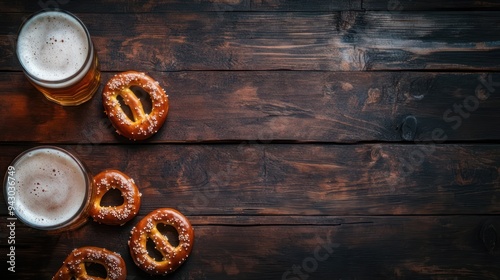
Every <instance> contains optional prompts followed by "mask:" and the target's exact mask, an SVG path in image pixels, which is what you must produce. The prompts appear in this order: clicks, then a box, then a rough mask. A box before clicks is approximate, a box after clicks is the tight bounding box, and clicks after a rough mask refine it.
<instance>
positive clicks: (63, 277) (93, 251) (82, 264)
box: [52, 246, 127, 280]
mask: <svg viewBox="0 0 500 280" xmlns="http://www.w3.org/2000/svg"><path fill="white" fill-rule="evenodd" d="M89 263H97V264H100V265H102V266H104V268H105V269H106V278H101V277H96V276H92V275H88V274H87V270H86V265H88V264H89ZM126 278H127V267H126V265H125V261H124V260H123V259H122V257H121V256H120V255H119V254H118V253H115V252H112V251H109V250H107V249H105V248H99V247H92V246H87V247H81V248H78V249H74V250H73V251H72V252H71V253H70V254H69V255H68V256H67V257H66V259H65V260H64V262H63V265H62V266H61V268H59V270H58V271H57V273H56V274H55V275H54V276H53V277H52V280H68V279H82V280H103V279H105V280H125V279H126Z"/></svg>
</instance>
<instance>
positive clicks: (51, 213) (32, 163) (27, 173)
mask: <svg viewBox="0 0 500 280" xmlns="http://www.w3.org/2000/svg"><path fill="white" fill-rule="evenodd" d="M3 184H4V196H5V199H6V202H7V205H8V210H9V214H10V216H11V218H10V219H16V220H17V219H18V220H20V221H21V222H23V223H24V224H26V225H28V226H30V227H33V228H37V229H41V230H47V231H51V232H60V231H65V230H70V229H74V228H77V227H79V226H81V225H83V224H84V223H85V222H87V221H88V217H89V214H88V211H89V209H90V207H91V203H92V200H93V188H94V180H93V176H92V175H91V173H90V171H89V170H88V169H87V168H86V167H85V165H84V164H83V163H82V162H81V161H80V160H79V159H78V158H76V157H75V156H74V155H72V154H71V153H69V152H68V151H66V150H64V149H61V148H58V147H54V146H39V147H36V148H32V149H28V150H26V151H24V152H23V153H21V154H20V155H18V156H17V157H16V158H15V159H14V160H13V162H12V163H11V165H10V166H9V167H8V170H7V171H6V174H5V178H4V182H3Z"/></svg>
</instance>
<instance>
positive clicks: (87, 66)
mask: <svg viewBox="0 0 500 280" xmlns="http://www.w3.org/2000/svg"><path fill="white" fill-rule="evenodd" d="M16 53H17V58H18V60H19V62H20V64H21V66H22V68H23V72H24V74H25V76H26V77H27V78H28V80H29V81H30V82H31V83H32V84H33V85H34V86H35V88H37V89H38V90H39V91H40V92H41V93H43V94H44V95H45V97H46V98H47V99H49V100H50V101H53V102H55V103H57V104H60V105H64V106H72V105H79V104H82V103H84V102H86V101H88V100H90V99H91V98H92V96H93V95H94V93H95V92H96V91H97V89H98V88H99V83H100V80H101V73H100V70H99V63H98V60H97V54H96V52H95V51H94V45H93V43H92V40H91V38H90V35H89V32H88V30H87V28H86V27H85V25H84V24H83V23H82V21H81V20H80V19H78V18H77V17H76V16H74V15H73V14H71V13H69V12H67V11H64V10H43V11H40V12H38V13H35V14H33V15H31V16H30V17H29V18H28V19H27V20H26V21H25V22H24V23H23V24H22V25H21V28H20V30H19V33H18V37H17V46H16Z"/></svg>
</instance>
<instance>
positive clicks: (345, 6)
mask: <svg viewBox="0 0 500 280" xmlns="http://www.w3.org/2000/svg"><path fill="white" fill-rule="evenodd" d="M44 8H61V9H66V10H69V11H75V12H79V13H102V12H105V13H108V12H112V13H160V12H184V11H189V12H216V13H225V12H243V11H268V12H269V11H322V12H324V11H344V10H361V0H343V1H335V0H328V1H325V0H309V1H297V0H292V1H281V0H208V1H207V0H163V1H154V0H148V1H140V2H137V1H117V0H106V1H98V0H89V1H85V3H81V2H79V1H67V0H53V1H51V0H40V1H36V2H35V1H26V2H21V1H16V2H5V3H3V2H2V3H0V10H1V11H4V12H20V11H22V12H26V11H32V12H35V11H38V10H40V9H44Z"/></svg>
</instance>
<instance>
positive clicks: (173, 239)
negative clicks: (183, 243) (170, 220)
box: [156, 224, 179, 247]
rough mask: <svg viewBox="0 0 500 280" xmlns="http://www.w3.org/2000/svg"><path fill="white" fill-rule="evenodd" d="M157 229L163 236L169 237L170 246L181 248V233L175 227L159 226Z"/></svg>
mask: <svg viewBox="0 0 500 280" xmlns="http://www.w3.org/2000/svg"><path fill="white" fill-rule="evenodd" d="M156 228H157V229H158V231H159V232H160V233H161V234H163V235H164V236H165V237H167V239H168V242H169V243H170V245H172V246H173V247H177V246H179V232H178V231H177V230H176V229H175V228H174V227H173V226H171V225H166V224H158V225H157V226H156Z"/></svg>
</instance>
